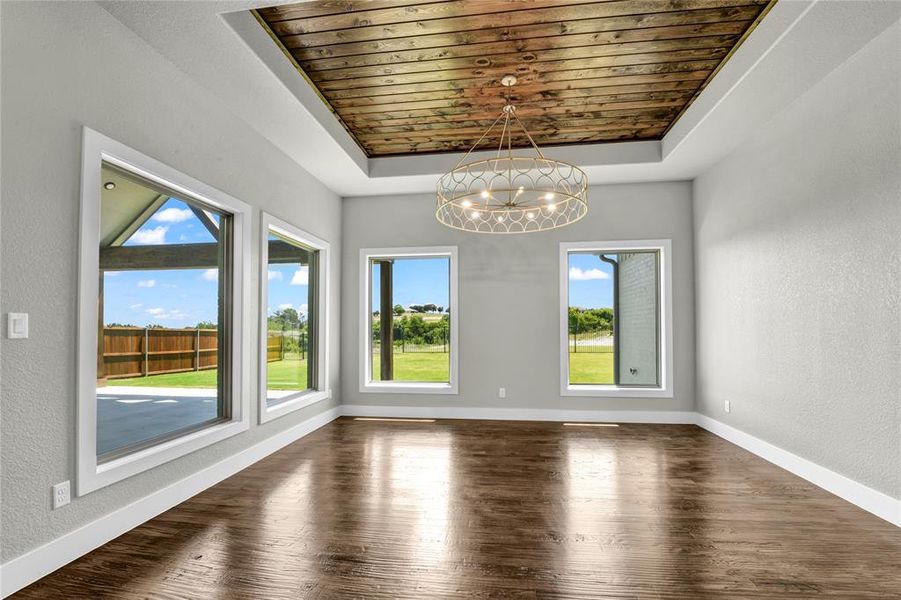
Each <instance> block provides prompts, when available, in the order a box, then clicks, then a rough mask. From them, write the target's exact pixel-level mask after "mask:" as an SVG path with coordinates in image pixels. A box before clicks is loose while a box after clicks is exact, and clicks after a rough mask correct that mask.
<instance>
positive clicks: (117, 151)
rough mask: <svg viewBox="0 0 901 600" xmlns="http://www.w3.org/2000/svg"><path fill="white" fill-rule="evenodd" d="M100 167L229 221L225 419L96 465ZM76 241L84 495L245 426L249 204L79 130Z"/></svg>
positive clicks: (80, 486) (79, 454)
mask: <svg viewBox="0 0 901 600" xmlns="http://www.w3.org/2000/svg"><path fill="white" fill-rule="evenodd" d="M104 162H106V163H109V164H112V165H115V166H117V167H119V168H122V169H124V170H126V171H128V172H131V173H135V174H136V175H138V176H140V177H142V178H144V179H146V180H148V181H151V182H154V183H157V184H159V185H161V186H164V187H165V188H168V189H171V190H173V191H176V192H178V193H180V194H182V195H183V196H184V197H185V198H189V199H195V200H199V201H200V202H203V203H205V204H208V205H210V206H212V207H215V208H218V209H221V210H222V211H224V212H227V213H230V214H231V215H233V221H232V222H233V229H234V231H233V235H232V240H233V254H232V257H231V263H232V265H231V266H232V296H231V298H230V301H231V303H232V310H231V312H232V319H233V323H232V324H231V328H230V331H231V335H232V336H233V337H232V344H233V346H232V348H233V351H232V352H231V354H232V364H231V369H230V370H231V390H232V392H231V395H230V396H231V397H230V402H231V404H230V411H229V414H230V415H231V417H230V418H229V420H227V421H223V422H217V423H215V424H213V425H210V426H209V427H204V428H203V429H199V430H196V431H192V432H190V433H187V434H185V435H183V436H179V437H177V438H174V439H168V440H166V441H163V442H161V443H159V444H154V445H152V446H149V447H146V448H142V449H140V450H137V451H135V452H132V453H129V454H127V455H125V456H122V457H120V458H116V459H113V460H110V461H107V462H103V463H98V461H97V389H96V388H97V302H98V299H99V289H98V286H97V281H98V278H99V276H100V257H99V252H98V249H99V247H100V189H101V187H100V186H101V184H102V177H101V168H102V164H103V163H104ZM81 169H82V171H81V174H82V177H81V235H80V250H79V265H78V277H79V284H78V285H79V290H78V292H79V293H78V346H77V347H78V357H77V364H78V371H77V413H78V414H77V433H76V435H77V444H76V464H77V477H76V493H77V495H78V496H83V495H85V494H88V493H90V492H92V491H94V490H97V489H99V488H102V487H105V486H107V485H110V484H113V483H116V482H117V481H121V480H123V479H126V478H128V477H131V476H133V475H136V474H138V473H142V472H144V471H147V470H148V469H152V468H153V467H156V466H158V465H161V464H163V463H166V462H169V461H171V460H174V459H176V458H179V457H181V456H185V455H187V454H190V453H192V452H195V451H197V450H199V449H201V448H205V447H207V446H209V445H211V444H214V443H216V442H219V441H221V440H224V439H226V438H229V437H232V436H234V435H237V434H239V433H241V432H242V431H246V430H247V429H248V428H249V427H250V385H249V383H250V376H249V369H248V361H247V360H246V357H248V356H250V355H251V347H250V342H251V336H250V335H249V333H248V331H247V327H248V326H249V324H250V323H251V319H250V314H249V312H248V311H249V308H250V302H249V299H250V289H249V288H250V286H249V285H248V284H249V282H250V261H251V257H250V254H251V253H250V250H251V246H250V237H251V213H250V211H251V208H250V206H249V205H247V204H245V203H244V202H241V201H240V200H238V199H237V198H233V197H232V196H229V195H228V194H225V193H224V192H221V191H219V190H217V189H215V188H213V187H211V186H208V185H206V184H205V183H203V182H201V181H198V180H196V179H194V178H193V177H190V176H189V175H186V174H184V173H182V172H180V171H178V170H176V169H174V168H172V167H170V166H168V165H165V164H163V163H161V162H159V161H157V160H156V159H153V158H151V157H149V156H147V155H145V154H143V153H141V152H138V151H137V150H134V149H133V148H129V147H128V146H126V145H124V144H121V143H119V142H117V141H116V140H113V139H111V138H108V137H106V136H104V135H102V134H100V133H98V132H96V131H93V130H92V129H89V128H87V127H85V128H84V129H83V136H82V156H81Z"/></svg>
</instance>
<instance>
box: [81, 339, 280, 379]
mask: <svg viewBox="0 0 901 600" xmlns="http://www.w3.org/2000/svg"><path fill="white" fill-rule="evenodd" d="M218 333H219V332H218V331H217V330H215V329H164V328H157V327H148V328H144V329H142V328H138V327H104V328H103V349H102V353H103V360H102V370H103V372H102V373H98V377H100V378H103V377H105V378H107V379H121V378H123V377H141V376H147V375H162V374H163V373H181V372H184V371H202V370H205V369H215V368H216V367H217V366H218V362H219V336H218ZM284 345H285V344H284V339H283V338H282V337H281V336H273V335H270V336H269V339H268V341H267V344H266V358H267V360H268V361H270V362H271V361H274V360H281V359H283V358H284V354H285V352H284Z"/></svg>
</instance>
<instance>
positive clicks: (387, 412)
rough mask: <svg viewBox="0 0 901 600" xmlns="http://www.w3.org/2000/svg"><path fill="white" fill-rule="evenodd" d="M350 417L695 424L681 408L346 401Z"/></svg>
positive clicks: (346, 413)
mask: <svg viewBox="0 0 901 600" xmlns="http://www.w3.org/2000/svg"><path fill="white" fill-rule="evenodd" d="M341 414H342V415H344V416H348V417H394V418H406V419H484V420H488V421H567V422H568V421H573V422H578V423H666V424H682V425H693V424H694V423H695V413H693V412H691V411H680V410H670V411H666V410H553V409H547V408H480V407H466V406H372V405H368V404H343V405H341Z"/></svg>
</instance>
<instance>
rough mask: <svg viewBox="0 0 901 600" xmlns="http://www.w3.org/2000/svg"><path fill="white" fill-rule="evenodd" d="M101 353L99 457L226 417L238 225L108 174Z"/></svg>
mask: <svg viewBox="0 0 901 600" xmlns="http://www.w3.org/2000/svg"><path fill="white" fill-rule="evenodd" d="M101 183H102V189H101V223H100V228H101V232H100V237H101V242H100V248H99V252H100V273H101V275H100V281H99V282H98V285H99V292H100V294H99V298H100V302H99V306H98V321H99V322H98V349H97V453H98V455H99V456H100V459H101V460H107V459H109V458H113V457H115V456H118V455H120V454H123V453H125V452H128V451H131V450H134V449H137V448H140V447H144V446H146V445H148V444H150V443H153V442H155V441H159V440H161V439H168V438H170V437H173V436H174V435H177V434H179V433H181V432H185V431H190V430H194V429H197V428H198V427H201V426H203V425H205V424H209V423H211V422H214V421H217V420H219V419H221V418H223V417H226V416H227V415H226V414H225V408H224V407H225V406H226V402H225V396H226V393H227V386H226V385H225V384H224V383H223V382H224V381H227V379H226V378H224V377H223V375H222V369H221V368H220V367H221V366H222V364H224V361H225V360H226V359H227V357H228V355H229V347H228V343H227V340H228V339H229V338H228V337H227V331H225V329H226V328H225V327H220V324H224V323H226V322H227V318H226V317H227V307H226V306H225V305H224V304H223V303H222V301H221V298H223V297H224V295H225V294H224V290H226V289H227V286H228V280H229V278H230V276H229V270H228V265H227V260H226V259H227V255H228V252H227V249H228V247H229V238H230V236H231V218H230V216H229V215H225V214H221V213H219V212H216V211H214V210H211V209H209V208H208V207H205V206H203V205H201V204H199V203H196V202H194V201H193V200H188V199H185V198H181V197H179V196H177V195H175V193H174V192H170V191H168V190H165V189H163V188H161V187H159V186H156V185H155V184H152V183H150V182H147V181H145V180H143V179H141V178H139V177H137V176H135V175H132V174H129V173H124V172H122V171H120V170H119V169H117V168H115V167H112V166H109V165H104V166H103V169H102V182H101Z"/></svg>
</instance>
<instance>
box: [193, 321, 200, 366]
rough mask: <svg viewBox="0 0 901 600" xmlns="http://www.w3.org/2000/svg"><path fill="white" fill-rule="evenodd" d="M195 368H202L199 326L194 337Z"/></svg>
mask: <svg viewBox="0 0 901 600" xmlns="http://www.w3.org/2000/svg"><path fill="white" fill-rule="evenodd" d="M194 370H195V371H199V370H200V328H199V327H198V328H197V335H196V336H195V337H194Z"/></svg>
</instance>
